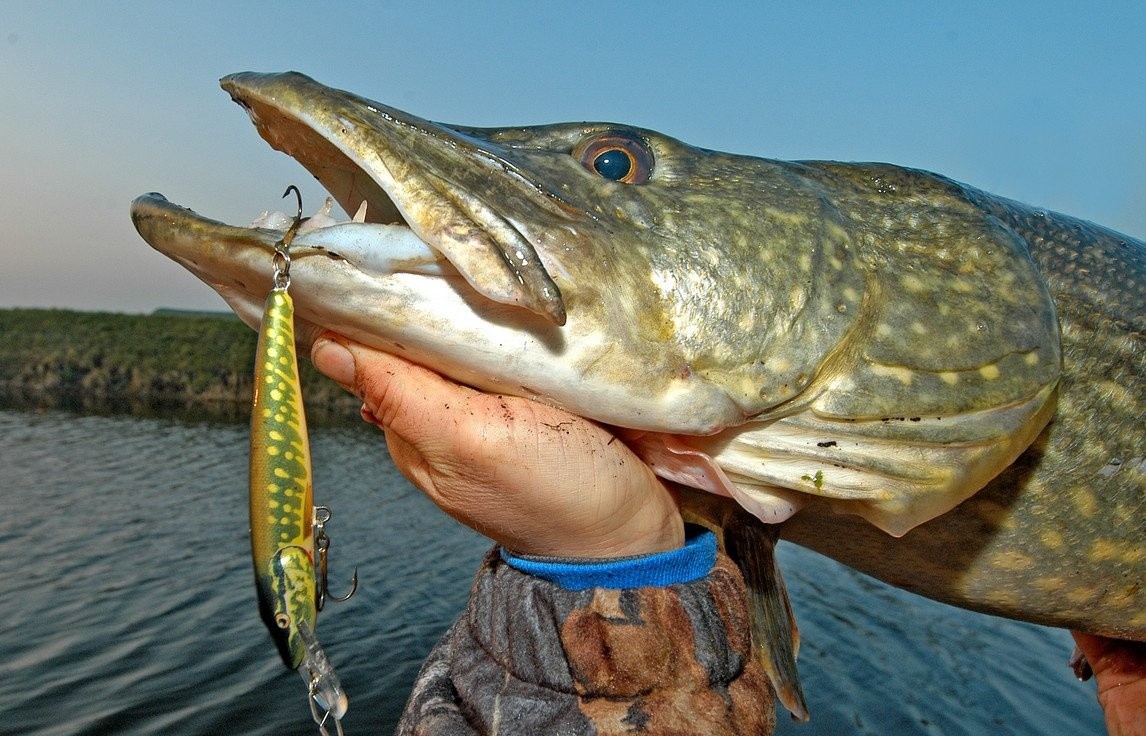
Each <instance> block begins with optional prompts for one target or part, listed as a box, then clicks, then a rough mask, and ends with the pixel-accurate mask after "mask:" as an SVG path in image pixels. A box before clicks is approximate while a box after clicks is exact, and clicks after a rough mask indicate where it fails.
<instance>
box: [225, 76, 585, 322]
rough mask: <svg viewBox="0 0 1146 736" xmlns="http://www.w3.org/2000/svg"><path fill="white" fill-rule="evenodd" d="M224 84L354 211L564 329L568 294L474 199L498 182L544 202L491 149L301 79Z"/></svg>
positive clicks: (524, 243) (525, 240)
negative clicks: (481, 185)
mask: <svg viewBox="0 0 1146 736" xmlns="http://www.w3.org/2000/svg"><path fill="white" fill-rule="evenodd" d="M221 84H222V86H223V88H224V89H225V90H226V91H227V92H228V93H229V94H230V95H231V97H232V99H233V100H235V102H237V103H238V104H239V105H241V106H242V107H243V108H244V109H245V110H246V111H247V113H248V115H249V116H250V118H251V121H252V122H253V123H254V124H255V127H256V128H257V129H258V131H259V134H260V135H261V136H262V137H263V138H264V139H265V140H266V141H267V142H268V143H270V144H271V146H273V147H274V148H276V149H278V150H280V151H282V152H284V153H286V154H287V155H289V156H291V157H292V158H294V159H295V160H297V161H298V162H299V163H301V164H302V165H303V166H304V167H306V168H307V169H308V170H309V171H310V172H311V173H312V174H313V175H314V176H315V178H317V179H318V180H319V181H320V182H321V183H322V184H323V186H325V187H326V189H327V190H328V191H329V192H330V193H331V195H332V196H333V197H334V198H335V200H337V202H338V203H339V204H340V205H341V206H342V208H343V209H344V210H345V211H346V212H354V213H362V214H363V215H364V217H362V218H361V219H362V222H363V223H376V224H400V225H405V226H407V227H409V228H410V229H411V230H412V232H413V233H414V234H415V235H416V236H417V237H418V238H419V239H420V240H421V241H422V242H423V243H426V244H427V245H429V246H430V247H432V248H433V249H434V250H436V251H437V252H439V253H441V254H442V255H443V256H445V258H446V259H448V260H449V261H451V262H452V263H453V264H454V265H455V266H456V267H457V268H458V270H459V271H460V272H461V273H462V274H463V275H464V276H465V278H466V279H467V280H468V281H469V283H470V285H471V286H472V287H473V288H474V289H475V290H476V291H477V292H478V293H481V294H483V295H484V296H485V297H487V298H489V299H491V300H493V301H496V302H500V303H505V304H514V305H517V306H521V307H524V308H526V309H528V310H530V311H533V312H535V313H537V314H540V315H543V316H545V317H547V318H548V319H549V320H550V321H552V322H553V323H555V324H557V325H560V324H563V323H564V322H565V306H564V303H563V301H562V298H561V293H560V290H559V289H558V287H557V285H556V283H555V282H554V280H553V278H552V276H551V275H550V273H549V272H548V270H547V269H546V267H545V265H543V264H542V262H541V259H540V257H539V255H538V253H537V251H536V250H535V249H534V247H533V244H532V243H531V241H530V238H529V237H528V236H527V234H526V233H524V232H523V231H522V226H521V224H520V223H517V222H513V221H511V220H510V219H508V218H507V217H505V216H503V215H502V214H500V213H498V211H497V209H496V208H495V207H494V206H491V204H490V203H489V202H486V201H483V199H482V198H481V197H480V196H479V195H478V194H476V193H475V192H476V191H478V187H475V186H474V184H475V182H480V181H483V179H487V180H488V179H496V180H497V181H498V193H499V194H500V193H502V192H504V191H505V190H507V189H510V188H513V187H518V188H521V189H523V190H524V194H523V195H522V196H523V197H532V198H534V199H537V198H540V199H541V200H544V199H545V197H544V196H541V197H538V195H539V192H538V189H539V187H537V185H535V184H533V183H531V182H528V181H525V180H524V179H523V178H522V177H521V175H520V174H518V173H517V172H516V171H515V169H514V167H513V166H512V165H511V164H510V163H509V162H507V161H505V160H503V159H501V158H500V157H499V156H498V154H497V152H496V149H495V148H493V147H491V146H490V145H488V143H486V142H482V141H476V140H473V139H470V138H469V137H468V136H466V134H465V133H464V132H462V131H460V130H457V129H454V128H450V127H447V126H444V125H439V124H436V123H432V122H430V121H427V120H423V119H421V118H417V117H415V116H412V115H409V114H407V113H404V112H402V111H400V110H397V109H394V108H388V107H385V106H383V105H381V104H379V103H376V102H373V101H371V100H366V99H364V98H360V97H357V96H355V95H351V94H349V93H345V92H341V91H338V90H332V89H330V88H327V87H325V86H323V85H321V84H318V83H317V82H314V81H313V80H311V79H309V78H308V77H305V76H303V75H300V74H293V73H288V74H273V75H268V74H254V73H242V74H234V75H230V76H228V77H225V78H224V79H223V80H222V82H221ZM363 205H365V211H364V212H363Z"/></svg>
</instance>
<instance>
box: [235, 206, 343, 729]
mask: <svg viewBox="0 0 1146 736" xmlns="http://www.w3.org/2000/svg"><path fill="white" fill-rule="evenodd" d="M291 189H294V187H291V188H289V189H287V193H288V194H289V193H290V191H291ZM297 191H298V190H297V189H295V192H296V194H297ZM284 196H285V195H284ZM300 216H301V198H300ZM300 221H301V217H296V218H295V222H294V224H292V226H291V228H290V229H289V230H287V233H286V235H285V236H284V237H283V240H282V241H281V242H280V243H279V244H278V245H276V250H275V261H274V263H275V274H274V280H275V285H274V288H273V289H272V290H271V293H270V294H269V295H268V297H267V300H266V304H265V307H264V311H263V319H262V324H261V326H260V329H259V343H258V348H257V352H256V357H255V376H254V378H255V391H254V403H253V407H252V411H251V456H250V463H251V465H250V496H249V500H250V524H251V558H252V561H253V562H254V568H255V586H256V589H257V592H258V599H259V613H260V614H261V616H262V618H263V622H264V623H266V625H267V628H268V629H269V630H270V632H271V638H272V639H274V642H275V645H276V646H277V647H278V650H279V653H280V654H281V655H282V658H283V662H285V663H286V665H287V667H289V668H290V669H297V670H298V671H299V672H300V674H301V675H302V676H303V679H304V680H305V681H306V683H307V687H308V690H309V692H310V696H311V700H310V702H311V710H312V712H313V714H314V717H315V721H316V722H317V723H318V724H319V726H320V730H321V731H322V733H323V734H326V730H325V728H324V724H325V722H326V721H327V720H328V719H330V718H333V719H334V722H335V725H336V727H337V731H338V733H340V734H341V733H342V728H341V724H340V723H339V721H340V719H341V718H342V716H343V715H344V714H345V713H346V709H347V698H346V695H345V693H343V691H342V688H341V685H340V684H339V681H338V677H337V676H336V675H335V673H334V669H333V668H332V667H331V665H330V662H329V661H328V660H327V658H326V654H325V653H324V652H323V649H322V646H321V645H320V644H319V642H318V639H317V638H316V636H315V621H316V619H317V616H318V611H319V610H321V608H322V603H323V601H324V599H325V597H326V564H325V562H326V547H327V545H328V544H329V540H328V539H327V538H326V536H325V532H324V530H323V526H324V525H325V522H326V521H327V520H328V519H329V518H330V511H329V509H326V508H325V507H320V508H319V509H315V506H314V499H313V491H312V484H311V465H310V445H309V441H308V439H307V431H306V415H305V412H304V410H303V402H302V391H301V385H300V382H299V377H298V358H297V356H296V354H295V339H294V304H293V301H292V300H291V297H290V294H288V293H287V288H288V287H289V285H290V257H289V254H288V252H287V249H288V247H289V245H290V241H291V240H292V239H293V236H294V233H295V232H296V231H297V229H298V225H299V222H300ZM316 519H317V522H316ZM316 526H317V529H318V532H317V534H316ZM316 537H317V549H318V565H317V570H318V576H317V578H318V579H317V580H316V564H315V550H316ZM356 579H357V576H356V577H355V580H356ZM353 592H354V591H353V588H352V589H351V593H353ZM349 597H350V596H349V594H348V595H347V596H345V598H349ZM345 598H343V599H339V600H345ZM300 665H305V667H302V668H300ZM320 710H321V712H320Z"/></svg>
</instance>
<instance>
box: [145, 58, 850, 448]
mask: <svg viewBox="0 0 1146 736" xmlns="http://www.w3.org/2000/svg"><path fill="white" fill-rule="evenodd" d="M222 84H223V87H224V88H225V89H226V90H227V91H228V92H229V93H230V94H231V96H232V97H233V98H234V99H235V100H236V101H237V102H238V103H239V104H241V105H242V106H243V107H244V108H245V109H246V110H247V112H248V113H249V115H250V117H251V119H252V120H253V121H254V123H255V125H256V127H257V128H258V130H259V132H260V134H261V135H262V136H263V137H264V138H265V139H266V140H267V141H268V142H269V143H270V144H271V145H272V146H274V147H275V148H277V149H279V150H282V151H284V152H286V153H288V154H289V155H291V156H292V157H294V158H295V159H297V160H298V161H299V162H300V163H302V164H303V165H304V166H305V167H306V168H307V169H308V170H309V171H310V172H311V173H312V174H314V175H315V176H316V177H317V178H318V179H319V181H320V182H322V183H323V185H324V186H325V187H326V188H327V189H328V191H329V192H330V193H331V195H332V196H333V197H334V198H335V199H336V200H337V201H338V203H339V204H340V205H341V206H342V207H343V209H345V210H346V211H347V212H358V211H359V210H360V208H361V207H362V206H363V203H365V217H364V218H363V221H362V222H350V223H342V224H338V225H335V226H333V227H325V228H317V229H314V230H310V231H307V232H304V233H302V234H300V236H299V237H297V238H296V239H295V241H294V242H293V243H292V254H293V255H294V257H293V265H292V280H293V281H292V283H293V286H292V294H293V296H294V299H295V303H296V307H297V310H298V316H299V319H300V320H302V321H303V322H304V323H310V324H314V325H320V326H322V327H325V328H330V329H334V330H336V331H339V332H342V333H345V334H347V335H349V336H351V337H354V338H356V339H360V340H363V341H364V342H367V343H368V344H372V345H375V346H378V347H383V348H386V349H391V350H393V349H396V348H397V349H399V350H400V351H401V352H404V353H407V354H409V355H411V356H413V357H415V358H417V359H419V360H422V361H423V362H426V363H427V364H429V365H431V366H433V367H435V368H437V369H438V370H441V371H442V372H445V373H447V374H449V375H452V376H454V377H455V378H458V379H460V380H463V381H466V382H468V383H472V384H474V385H477V386H479V387H481V388H487V389H491V390H499V391H508V392H511V393H515V394H523V395H527V396H532V397H536V398H540V399H542V400H545V401H548V402H550V403H553V404H556V405H559V406H563V407H565V408H569V409H572V410H574V411H576V412H577V413H581V414H585V413H586V411H585V409H586V406H594V405H595V406H598V407H600V409H601V410H600V411H598V412H589V413H590V414H591V415H592V416H593V418H595V419H598V420H600V421H605V422H608V423H611V424H618V425H622V426H628V427H635V428H643V429H655V430H657V431H670V432H685V433H701V434H703V433H711V432H713V431H716V430H718V429H720V428H723V427H726V426H730V425H736V424H741V423H743V422H744V421H746V420H747V419H750V418H753V417H757V416H759V415H761V414H762V413H765V412H768V411H770V410H774V409H775V408H776V407H778V406H780V405H782V404H784V402H787V401H789V400H790V399H792V398H793V397H797V396H799V395H800V394H801V392H802V391H803V390H804V389H806V387H807V386H808V385H809V383H810V382H811V380H812V378H813V376H814V374H815V371H816V366H818V365H820V364H821V363H823V361H824V359H825V357H826V356H827V355H828V354H829V353H831V352H832V350H833V349H834V348H835V346H836V345H837V344H838V342H839V340H840V338H841V336H842V335H843V334H844V333H845V332H846V331H847V330H848V329H849V327H850V326H851V324H852V323H853V322H854V321H855V319H856V316H857V315H858V311H852V312H851V313H849V312H848V311H847V309H846V308H844V309H841V308H839V305H838V304H837V301H838V299H837V296H836V295H837V294H838V293H841V292H844V291H848V290H849V288H850V289H852V290H856V291H862V289H863V283H862V274H861V273H860V271H859V269H858V268H857V266H856V263H855V258H854V254H853V253H851V252H850V251H849V250H848V247H847V243H846V242H845V241H844V239H843V238H842V235H843V230H842V228H841V227H840V226H839V224H838V222H837V221H838V217H836V215H835V213H833V212H832V211H831V207H830V206H828V205H827V203H826V202H825V201H824V200H823V198H822V197H820V196H819V194H818V192H816V191H815V190H814V187H813V189H812V190H808V188H807V187H801V186H799V185H798V181H797V180H798V178H799V177H793V176H792V175H791V174H790V172H788V171H787V170H786V169H785V168H784V167H782V166H780V165H777V164H774V163H772V162H768V161H765V160H763V159H755V158H749V157H742V156H733V155H729V154H720V153H716V152H709V151H703V150H701V149H697V148H694V147H691V146H688V145H685V144H683V143H681V142H679V141H676V140H674V139H672V138H670V137H668V136H664V135H661V134H658V133H655V132H653V131H647V130H641V129H637V128H633V127H630V126H620V125H613V124H600V123H577V124H562V125H552V126H536V127H521V128H485V129H479V128H469V127H461V126H447V125H442V124H438V123H432V122H429V121H426V120H422V119H420V118H416V117H414V116H412V115H409V114H407V113H404V112H401V111H398V110H395V109H393V108H390V107H386V106H384V105H381V104H380V103H376V102H373V101H370V100H366V99H364V98H361V97H358V96H356V95H353V94H350V93H347V92H342V91H338V90H332V89H330V88H328V87H325V86H323V85H320V84H318V83H317V82H314V81H313V80H311V79H309V78H307V77H305V76H303V75H300V74H294V73H288V74H273V75H266V74H238V75H233V76H230V77H227V78H225V79H224V80H223V82H222ZM610 156H612V157H613V158H614V159H617V158H619V159H621V160H622V161H623V165H624V167H625V169H626V171H625V172H622V173H621V174H618V173H617V171H616V170H613V171H609V170H606V171H605V172H604V173H602V171H601V168H602V167H603V166H606V165H608V159H609V157H610ZM746 168H747V169H748V170H746ZM761 181H765V182H767V184H766V190H765V191H761ZM795 211H800V212H809V213H811V212H815V213H817V214H816V215H815V216H813V215H812V214H809V215H808V216H806V217H802V218H800V219H799V221H795V220H793V218H792V217H791V216H790V215H789V214H788V213H789V212H795ZM133 219H134V221H135V223H136V226H137V228H138V229H139V230H140V232H141V234H143V236H144V238H145V239H147V240H148V242H150V243H151V244H152V245H153V246H154V247H156V248H157V249H159V250H160V251H162V252H164V253H166V254H167V255H169V256H171V257H172V258H174V259H176V260H178V261H179V262H181V263H183V264H184V265H186V266H187V267H188V268H189V269H191V270H192V271H193V272H195V273H196V275H198V276H199V277H200V278H202V279H203V280H205V281H206V282H207V283H209V284H210V285H211V286H213V287H214V288H215V289H216V290H217V291H219V293H220V294H221V295H222V296H223V297H224V298H225V299H226V300H227V301H228V302H229V303H230V304H231V306H232V307H233V308H234V309H235V311H236V312H237V313H239V314H240V316H242V317H243V318H244V319H245V320H246V321H248V322H249V323H252V324H253V323H254V322H255V321H256V315H257V312H258V309H259V305H260V304H261V303H262V300H263V298H264V296H265V291H266V289H267V288H268V284H269V279H270V274H271V266H270V262H271V257H272V255H271V254H272V251H273V244H274V242H275V240H276V239H278V238H279V237H281V233H276V232H275V231H273V230H267V229H258V228H255V229H250V228H232V227H228V226H224V225H222V224H221V223H216V222H214V221H210V220H207V219H206V218H201V217H199V216H197V215H195V214H194V213H192V212H191V211H189V210H186V209H183V208H180V207H176V206H175V205H172V204H171V203H169V202H166V200H163V199H162V197H160V196H159V195H147V196H145V197H141V198H140V199H138V200H137V201H136V202H135V203H134V205H133ZM829 264H835V265H836V266H837V267H834V268H833V267H831V265H829ZM431 282H432V283H431ZM746 295H750V297H751V298H745V296H746ZM399 346H400V347H399Z"/></svg>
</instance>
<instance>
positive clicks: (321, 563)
mask: <svg viewBox="0 0 1146 736" xmlns="http://www.w3.org/2000/svg"><path fill="white" fill-rule="evenodd" d="M331 516H332V514H331V511H330V507H329V506H315V507H314V548H315V550H316V551H317V552H318V585H317V588H318V590H317V593H318V599H317V600H316V601H315V608H316V609H317V610H319V611H321V610H322V607H323V606H325V605H326V599H327V598H330V600H332V601H334V602H336V603H343V602H345V601H348V600H350V596H352V595H354V592H355V591H356V590H358V568H357V567H355V568H354V574H353V575H352V576H351V578H350V591H349V592H348V593H347V594H346V595H344V596H342V597H341V598H339V597H338V596H333V595H330V588H329V587H328V585H327V578H326V553H327V550H329V549H330V537H328V536H327V535H326V522H328V521H330V517H331Z"/></svg>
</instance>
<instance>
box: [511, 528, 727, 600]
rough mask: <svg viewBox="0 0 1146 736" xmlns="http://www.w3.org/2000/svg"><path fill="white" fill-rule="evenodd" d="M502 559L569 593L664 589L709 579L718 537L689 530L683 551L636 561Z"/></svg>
mask: <svg viewBox="0 0 1146 736" xmlns="http://www.w3.org/2000/svg"><path fill="white" fill-rule="evenodd" d="M501 559H502V560H504V561H505V563H506V564H507V565H509V566H510V567H512V568H514V569H515V570H520V571H521V572H524V573H526V574H528V575H533V576H534V577H538V578H541V579H543V580H548V581H549V582H551V583H556V584H557V585H560V586H561V587H562V588H565V589H566V590H585V589H586V588H612V589H622V588H641V587H645V586H655V587H663V586H665V585H673V584H676V583H691V582H692V581H693V580H699V579H700V578H703V577H704V576H705V575H707V574H708V572H709V570H711V569H712V566H713V565H715V564H716V535H715V534H713V533H712V532H710V531H708V530H707V529H703V528H701V527H695V528H690V527H686V538H685V543H684V546H683V547H681V548H680V549H674V550H670V551H668V552H657V553H654V554H650V555H637V556H635V557H618V558H614V559H596V560H594V559H585V560H579V559H575V558H568V557H519V556H517V555H515V554H513V553H511V552H509V551H508V550H506V549H505V548H504V547H502V549H501Z"/></svg>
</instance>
